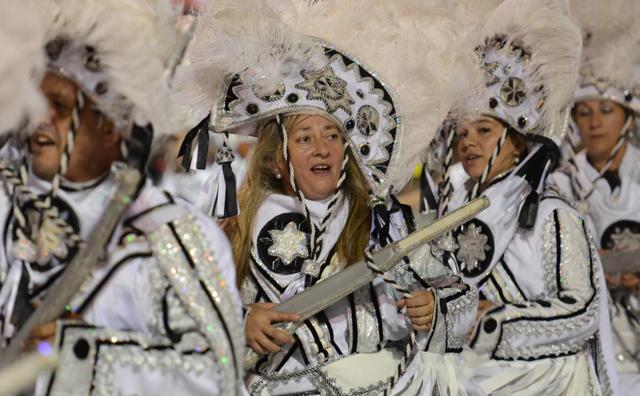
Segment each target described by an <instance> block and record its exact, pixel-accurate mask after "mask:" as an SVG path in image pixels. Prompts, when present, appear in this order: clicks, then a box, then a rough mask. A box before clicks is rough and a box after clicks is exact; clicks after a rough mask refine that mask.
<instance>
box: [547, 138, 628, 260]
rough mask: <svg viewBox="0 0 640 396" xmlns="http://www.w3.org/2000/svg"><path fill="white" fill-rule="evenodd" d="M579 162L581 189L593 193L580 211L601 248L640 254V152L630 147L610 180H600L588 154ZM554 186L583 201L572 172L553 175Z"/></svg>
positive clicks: (578, 158)
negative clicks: (570, 175)
mask: <svg viewBox="0 0 640 396" xmlns="http://www.w3.org/2000/svg"><path fill="white" fill-rule="evenodd" d="M575 162H576V166H577V169H578V171H577V174H576V176H577V179H578V181H579V183H580V185H582V186H583V189H584V190H585V191H590V190H591V189H593V192H592V193H591V194H590V195H589V197H588V198H587V200H586V202H585V203H584V204H583V205H582V206H581V207H580V209H582V210H583V211H584V212H585V214H586V215H587V216H588V218H589V220H590V222H591V225H592V226H593V232H594V236H595V239H596V243H597V246H598V248H601V249H613V250H640V201H638V196H640V166H639V164H640V150H638V148H636V147H635V146H633V145H632V144H629V145H627V149H626V152H625V154H624V157H623V159H622V162H621V164H620V167H619V168H618V171H617V172H612V173H610V174H607V177H601V178H598V171H597V170H596V169H595V168H594V167H593V165H591V163H590V162H589V160H588V159H587V156H586V152H585V151H582V152H580V153H579V154H578V155H577V156H576V159H575ZM594 180H595V182H594ZM550 182H551V183H553V184H554V185H556V186H557V187H558V188H559V189H560V190H561V191H563V192H564V193H565V194H567V195H568V196H570V197H572V198H573V199H578V198H579V196H578V195H577V194H576V193H575V191H574V189H573V188H572V183H571V180H570V177H569V169H568V168H561V169H560V170H558V171H556V172H555V173H554V174H552V175H551V177H550Z"/></svg>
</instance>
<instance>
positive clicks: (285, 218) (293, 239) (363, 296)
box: [241, 194, 477, 394]
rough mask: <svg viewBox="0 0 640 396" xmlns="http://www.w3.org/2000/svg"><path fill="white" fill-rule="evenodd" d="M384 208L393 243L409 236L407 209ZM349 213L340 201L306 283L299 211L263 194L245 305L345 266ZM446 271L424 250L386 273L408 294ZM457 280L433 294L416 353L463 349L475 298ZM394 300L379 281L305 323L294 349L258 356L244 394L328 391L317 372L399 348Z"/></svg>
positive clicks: (402, 330) (315, 207) (404, 328)
mask: <svg viewBox="0 0 640 396" xmlns="http://www.w3.org/2000/svg"><path fill="white" fill-rule="evenodd" d="M307 204H308V207H309V209H310V211H311V215H312V218H314V219H317V218H321V216H323V214H324V213H325V210H326V207H325V206H326V204H324V203H320V202H308V203H307ZM389 210H390V212H391V213H392V215H391V227H390V228H391V236H392V238H393V239H394V240H396V239H399V238H402V237H404V236H406V235H407V233H408V232H410V231H412V227H413V219H412V217H411V214H410V209H408V208H402V207H401V206H399V205H397V204H394V205H391V204H390V205H389ZM347 215H348V203H346V202H343V203H342V204H341V206H340V209H338V211H337V212H336V215H335V220H334V222H333V223H332V225H331V226H330V227H329V229H328V230H327V236H326V238H325V239H324V241H323V247H322V249H323V255H322V257H324V258H327V257H328V259H326V260H324V262H323V264H322V268H321V275H320V276H319V277H318V278H316V279H309V278H308V277H305V276H304V274H303V273H302V263H303V259H304V258H305V257H306V254H307V253H306V252H307V250H306V239H305V233H304V232H305V230H306V226H305V224H304V221H305V220H304V219H305V218H304V215H303V214H302V208H301V206H300V204H299V202H298V201H297V199H296V198H295V197H289V196H284V195H278V194H271V195H269V196H268V197H267V198H266V199H265V201H264V202H263V203H262V205H261V207H260V208H259V210H258V212H257V215H256V221H255V223H254V235H253V241H254V246H253V247H252V255H251V267H250V268H251V271H250V273H249V275H248V276H247V278H246V279H245V280H244V282H243V287H242V288H241V294H242V299H243V303H244V304H245V305H247V304H251V303H255V302H276V303H277V302H281V301H284V300H286V299H287V298H290V297H291V296H292V295H294V294H296V293H298V292H299V291H301V290H304V289H305V288H307V287H311V286H312V285H313V284H315V283H316V282H317V281H320V280H321V279H324V278H326V277H327V276H330V275H333V274H335V273H338V272H339V271H340V269H341V268H343V266H344V263H341V262H339V260H338V259H337V257H336V256H335V254H334V253H335V246H336V243H337V240H338V238H348V236H347V235H341V232H342V229H343V227H344V224H345V223H346V219H347ZM450 274H451V273H450V271H449V270H448V268H446V267H445V266H443V265H442V264H441V263H440V261H439V260H437V259H436V258H435V257H434V256H433V255H432V254H431V251H430V247H429V246H428V245H427V246H425V247H424V248H422V249H419V251H417V252H415V253H414V254H413V255H411V256H410V257H408V259H407V260H406V261H404V262H402V263H399V264H398V265H397V266H396V267H394V269H393V270H392V271H391V273H390V276H391V277H393V278H394V279H395V280H396V281H398V283H400V284H402V285H405V286H407V287H409V288H410V289H417V288H424V289H426V288H432V289H433V287H432V286H433V285H432V283H433V282H432V281H433V280H434V279H437V278H441V277H446V276H449V275H450ZM456 279H457V280H456V281H454V282H453V284H452V285H450V286H448V287H443V288H439V289H434V292H435V295H436V311H435V315H434V317H433V323H432V330H431V331H430V332H419V334H418V344H419V348H420V349H421V350H423V351H430V352H435V353H445V352H459V351H461V349H462V345H463V337H464V335H465V334H467V332H468V331H469V329H470V328H471V326H472V323H473V320H474V318H475V310H476V304H477V293H476V292H475V290H473V289H471V288H469V287H468V286H467V285H465V284H463V283H461V282H459V279H458V278H456ZM400 298H401V296H400V295H399V294H398V293H397V291H395V290H394V289H393V288H391V287H390V286H389V285H388V284H387V283H385V282H384V281H383V280H381V279H379V278H378V279H375V280H374V281H373V282H371V283H369V284H367V285H366V286H364V287H362V288H361V289H359V290H357V291H356V292H354V293H353V294H351V295H349V296H348V297H347V298H345V299H343V300H340V301H339V302H338V303H336V304H335V305H333V306H332V307H330V308H328V309H326V310H324V311H323V312H321V313H319V314H317V315H316V316H314V317H313V318H311V319H309V320H307V321H305V322H304V325H303V326H301V327H299V328H298V330H297V331H296V335H295V340H296V341H295V343H294V344H293V345H291V346H289V347H287V348H284V350H283V351H282V352H280V353H277V354H275V355H273V356H271V357H270V358H269V359H267V358H263V359H262V360H261V361H259V362H258V364H257V365H256V366H255V367H253V369H252V372H253V373H258V374H259V375H264V376H263V377H262V378H261V380H259V381H258V382H257V383H258V385H257V386H254V387H252V388H250V391H251V392H252V393H260V392H262V390H263V389H269V391H270V392H275V393H276V394H277V393H278V392H291V391H293V390H296V391H302V390H305V391H310V390H312V389H315V390H318V389H322V387H323V386H327V387H329V386H330V385H331V384H332V379H331V378H327V376H326V373H323V372H321V371H320V370H317V368H319V367H323V366H324V365H326V364H328V363H331V362H335V361H337V360H340V359H342V358H344V357H347V356H350V355H354V354H361V353H373V352H377V351H380V350H384V349H386V348H398V347H400V345H401V344H402V341H403V340H405V339H406V338H407V336H408V334H409V332H410V329H411V325H410V323H409V322H408V320H407V318H406V316H405V314H404V311H401V312H399V311H398V310H397V308H396V305H395V301H396V300H398V299H400ZM314 368H315V369H314ZM414 369H415V371H419V370H420V368H419V367H418V368H414ZM267 373H268V374H267ZM418 377H419V376H418ZM378 380H380V381H382V382H383V381H384V380H386V379H384V378H379V379H378ZM299 384H302V385H299ZM304 384H307V385H306V386H305V385H304ZM323 384H324V385H323ZM383 385H384V384H383ZM368 391H369V392H373V389H369V390H368ZM373 393H375V392H373ZM373 393H372V394H373Z"/></svg>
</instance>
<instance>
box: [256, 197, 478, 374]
mask: <svg viewBox="0 0 640 396" xmlns="http://www.w3.org/2000/svg"><path fill="white" fill-rule="evenodd" d="M489 205H490V202H489V199H488V198H487V197H485V196H481V197H479V198H476V199H474V200H472V201H471V202H469V203H468V204H466V205H464V206H463V207H461V208H459V209H457V210H455V211H453V212H451V213H449V214H447V215H446V216H444V217H442V218H441V219H439V220H436V221H435V222H433V223H432V224H430V225H427V226H424V227H422V228H421V229H419V230H417V231H415V232H413V233H411V234H410V235H408V236H407V237H406V238H403V239H400V240H398V241H395V242H393V243H391V244H389V245H387V246H386V247H384V248H382V249H380V250H378V251H377V252H375V253H373V262H374V263H375V267H376V269H378V270H379V271H380V272H386V271H388V270H390V269H391V268H393V267H394V266H395V265H396V264H397V263H399V262H400V261H401V260H402V258H403V257H404V256H406V255H408V254H409V253H411V252H412V251H414V250H415V249H417V248H419V247H420V246H424V245H425V244H426V243H429V242H430V241H432V240H434V239H436V238H438V237H440V236H442V235H444V234H445V233H447V232H449V231H451V230H453V229H454V228H456V227H458V226H459V225H462V224H464V223H466V222H467V221H469V220H471V219H472V218H474V217H475V216H476V215H477V214H478V213H480V212H481V211H483V210H484V209H486V208H488V207H489ZM375 277H376V273H375V272H374V271H373V270H372V269H371V268H369V266H368V265H367V263H366V262H365V261H364V260H363V261H358V262H357V263H355V264H352V265H349V266H347V267H346V268H345V269H344V270H342V271H340V272H338V273H337V274H335V275H333V276H331V277H329V278H327V279H325V280H323V281H322V282H318V283H317V284H316V285H314V286H312V287H310V288H308V289H306V290H304V291H303V292H301V293H299V294H296V295H295V296H293V297H291V298H290V299H288V300H287V301H285V302H283V303H281V304H279V305H278V306H277V307H275V308H274V310H275V311H278V312H290V313H295V314H297V315H299V316H300V320H299V321H297V322H295V323H293V322H287V323H280V324H277V325H276V327H278V328H279V329H281V330H282V331H284V332H285V333H287V334H289V335H291V334H293V333H294V332H295V331H296V329H297V328H298V326H299V325H300V324H301V323H302V322H303V321H304V320H306V319H309V318H310V317H312V316H313V315H315V314H317V313H318V312H321V311H323V310H324V309H325V308H328V307H330V306H332V305H333V304H335V303H336V302H338V301H339V300H341V299H342V298H344V297H346V296H348V295H349V294H351V293H353V292H354V291H356V290H358V289H359V288H361V287H362V286H364V285H366V284H367V283H369V282H371V281H372V280H373V279H374V278H375ZM259 358H260V356H259V355H258V354H257V353H255V352H254V351H252V350H249V351H248V353H247V356H246V358H245V362H244V365H245V369H247V370H248V369H249V368H251V367H253V366H254V365H255V364H256V363H257V362H258V360H259Z"/></svg>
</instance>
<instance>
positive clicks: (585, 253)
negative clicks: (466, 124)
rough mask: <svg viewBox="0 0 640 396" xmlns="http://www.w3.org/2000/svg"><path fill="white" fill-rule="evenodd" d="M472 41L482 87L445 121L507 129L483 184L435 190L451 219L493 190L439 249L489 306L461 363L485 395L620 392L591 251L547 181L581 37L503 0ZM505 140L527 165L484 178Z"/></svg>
mask: <svg viewBox="0 0 640 396" xmlns="http://www.w3.org/2000/svg"><path fill="white" fill-rule="evenodd" d="M461 26H465V24H464V23H461ZM479 33H480V34H476V37H478V38H479V39H480V40H484V42H478V43H477V44H478V47H477V48H475V54H473V55H477V56H478V57H479V59H480V64H476V65H474V67H472V68H470V69H469V70H467V71H466V73H467V74H468V75H467V76H466V77H465V78H466V79H467V80H468V81H470V82H477V81H478V80H480V82H481V83H480V84H479V85H470V86H469V89H468V90H467V92H470V93H471V95H463V96H461V97H460V102H459V104H458V105H457V106H454V107H453V108H452V114H453V115H454V117H452V121H451V122H453V123H454V125H455V122H456V121H459V120H461V119H462V118H463V117H469V118H471V119H473V118H476V117H478V116H479V115H488V116H491V117H494V118H496V119H498V120H501V121H502V122H504V123H505V124H506V125H507V126H506V127H505V129H504V132H503V134H502V136H501V138H500V139H499V140H498V143H497V147H496V149H495V151H494V152H493V155H492V156H491V158H490V159H489V162H488V164H487V167H486V168H485V170H484V172H483V174H482V176H481V178H480V180H479V181H473V180H468V181H467V182H466V183H460V182H459V181H454V180H452V178H451V177H448V176H447V175H445V178H444V180H445V185H443V188H442V191H452V193H450V194H448V195H446V196H444V197H442V198H441V199H440V202H439V203H440V205H439V211H440V214H442V213H446V212H447V211H448V210H451V209H455V208H456V207H459V206H460V205H461V204H462V203H464V202H465V201H467V200H468V199H471V198H474V197H475V196H476V195H477V194H478V193H479V187H480V184H481V183H484V182H485V181H486V182H488V183H489V185H488V187H486V189H484V190H483V191H482V192H481V194H482V195H485V196H487V197H488V198H489V200H490V201H491V207H490V208H489V209H487V210H486V211H484V212H482V213H481V214H480V215H478V216H477V217H476V218H475V219H474V220H472V221H471V222H469V223H468V224H467V225H465V226H464V227H462V228H461V229H459V230H457V231H456V232H454V233H453V235H451V236H450V237H449V238H448V240H447V241H446V243H445V242H443V243H442V244H443V246H447V247H448V250H449V251H450V252H451V253H452V254H455V256H456V257H457V261H458V262H459V263H460V271H461V274H462V276H463V278H464V279H465V281H466V282H467V283H469V284H475V285H477V287H478V289H479V291H480V297H481V298H482V299H485V300H488V301H489V302H491V303H493V305H494V307H493V308H490V309H489V310H488V311H486V312H485V313H484V314H483V316H482V317H481V318H480V319H479V321H478V323H477V325H476V328H475V331H474V332H473V335H472V338H471V341H470V347H471V348H472V350H470V351H468V352H466V353H465V354H464V356H465V358H466V360H467V361H468V363H469V364H470V366H471V368H472V370H473V372H474V377H473V379H474V380H475V381H477V382H478V384H479V385H480V386H481V387H482V389H483V390H484V391H485V392H486V393H488V394H492V395H511V394H527V395H529V394H530V395H538V394H549V395H559V394H568V395H569V394H571V395H573V394H587V393H590V394H615V393H616V392H617V375H616V371H615V366H614V362H613V353H612V342H611V339H610V328H609V323H608V311H607V303H606V291H605V290H606V288H605V284H604V277H603V273H602V269H601V264H600V261H599V258H598V253H597V250H596V248H595V245H594V243H593V242H592V240H591V237H590V233H589V230H588V229H587V227H586V226H585V224H584V221H583V219H582V218H581V217H580V215H579V213H578V212H577V211H576V210H575V209H574V208H573V207H572V206H571V204H570V203H568V202H566V201H565V200H564V199H563V197H562V196H561V195H559V194H558V193H556V192H555V191H554V190H552V189H550V188H548V187H547V186H546V181H545V180H546V177H547V175H548V173H549V172H550V171H551V170H552V168H553V167H554V166H555V162H556V160H557V158H558V154H559V149H558V145H559V143H560V141H561V139H562V137H563V135H564V133H565V131H566V128H567V126H566V123H567V117H568V111H567V110H566V108H567V106H568V104H569V101H570V99H571V94H572V92H573V89H574V87H575V82H576V80H577V76H578V63H579V58H580V49H581V36H580V32H579V29H578V27H577V26H576V25H575V24H574V23H573V22H572V21H571V20H570V19H569V18H568V17H567V16H566V10H564V9H563V7H562V6H560V5H559V4H556V3H554V2H553V1H545V2H540V1H514V0H507V1H505V2H503V3H502V4H501V5H499V6H498V7H497V8H496V9H495V10H494V11H493V12H492V13H491V14H490V16H489V17H488V19H487V20H486V21H485V27H484V29H482V30H481V31H479ZM462 50H463V51H467V52H468V53H469V54H470V55H472V51H471V49H469V48H466V49H462ZM455 130H456V127H455V126H454V127H453V128H449V131H447V130H446V129H445V132H448V133H455ZM507 133H513V134H515V133H519V134H522V135H524V137H525V139H526V141H527V146H528V155H527V156H526V158H524V159H522V160H520V162H519V164H518V163H516V165H515V166H514V168H512V169H511V170H509V171H508V172H506V173H505V174H502V175H498V176H496V177H495V178H494V179H493V180H487V179H486V177H487V174H488V173H489V170H490V167H491V166H492V165H493V163H494V161H495V159H496V157H497V155H498V153H499V152H500V150H501V148H502V145H503V144H504V142H505V140H506V138H507ZM445 136H447V135H445ZM443 141H444V142H445V143H447V144H448V145H449V146H448V147H445V148H444V150H443V151H444V152H445V153H447V152H451V151H452V150H453V144H454V139H453V138H451V139H446V138H445V139H443ZM442 158H447V156H446V155H445V156H444V157H442ZM447 183H449V184H450V185H447ZM456 186H458V187H457V188H456Z"/></svg>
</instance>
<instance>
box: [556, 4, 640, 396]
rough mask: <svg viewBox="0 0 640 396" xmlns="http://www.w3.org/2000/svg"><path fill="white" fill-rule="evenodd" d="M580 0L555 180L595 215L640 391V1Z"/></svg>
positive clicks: (632, 388) (620, 346) (621, 350)
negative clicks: (580, 39) (580, 44)
mask: <svg viewBox="0 0 640 396" xmlns="http://www.w3.org/2000/svg"><path fill="white" fill-rule="evenodd" d="M572 6H573V8H572V11H573V12H574V13H575V14H576V16H577V17H578V20H579V22H580V24H581V27H582V29H583V31H584V34H585V36H586V37H587V39H586V40H585V48H584V51H583V57H582V58H583V61H582V64H581V66H580V81H579V84H578V87H577V88H576V90H575V92H574V95H573V109H572V111H571V117H572V121H573V125H572V126H573V131H572V132H573V133H571V134H570V135H569V136H568V139H567V145H566V147H567V148H569V150H567V156H566V157H567V158H565V159H566V161H565V162H564V165H563V167H562V168H561V169H560V170H559V171H558V172H556V173H554V174H553V175H552V181H553V182H554V183H555V184H556V185H557V186H558V188H560V189H561V190H562V191H563V192H564V193H566V194H567V195H568V196H570V197H571V198H573V199H574V200H575V201H576V204H577V207H578V208H579V209H580V210H581V211H582V212H583V213H584V215H585V216H587V218H588V220H589V223H590V226H591V229H592V231H593V234H594V237H595V243H596V246H597V248H598V249H600V252H601V254H602V260H603V264H604V270H605V271H606V274H605V275H606V278H607V283H608V286H609V291H610V293H611V297H612V300H611V304H610V310H611V314H612V327H613V335H614V341H615V353H616V361H617V366H618V370H619V371H620V384H621V388H622V390H623V391H625V393H627V392H628V393H634V394H635V393H638V392H640V322H639V321H640V299H639V295H640V294H639V292H640V260H639V259H638V252H639V250H640V203H639V201H638V197H639V196H640V166H639V164H640V151H639V150H638V148H637V147H636V144H637V139H638V136H637V134H638V131H637V126H638V125H637V115H638V113H639V112H640V97H639V96H638V95H639V94H640V91H638V87H640V57H639V56H638V43H640V29H638V28H637V26H635V25H637V14H638V12H640V9H637V4H635V2H633V1H628V0H624V1H622V0H621V1H613V2H611V4H607V7H606V9H605V10H601V9H600V8H601V5H600V4H599V3H598V2H583V1H580V2H578V1H576V2H574V4H572ZM634 7H635V8H636V10H635V12H634V10H633V9H634ZM599 11H600V12H599ZM613 20H615V21H617V23H616V24H615V26H613V25H612V24H611V21H613ZM580 147H582V150H580V151H579V152H578V151H577V149H578V148H580Z"/></svg>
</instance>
